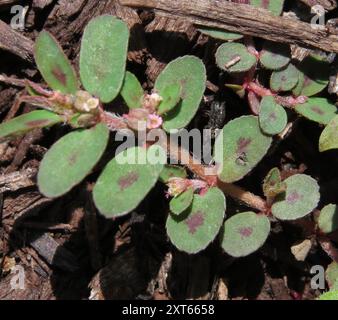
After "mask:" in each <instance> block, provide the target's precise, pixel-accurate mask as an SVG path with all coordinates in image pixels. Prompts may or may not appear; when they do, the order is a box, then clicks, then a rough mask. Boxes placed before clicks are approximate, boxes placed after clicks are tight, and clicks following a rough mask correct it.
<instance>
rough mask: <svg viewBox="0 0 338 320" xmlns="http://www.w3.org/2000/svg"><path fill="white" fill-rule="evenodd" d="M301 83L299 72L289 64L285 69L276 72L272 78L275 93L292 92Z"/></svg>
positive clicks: (271, 84) (272, 87)
mask: <svg viewBox="0 0 338 320" xmlns="http://www.w3.org/2000/svg"><path fill="white" fill-rule="evenodd" d="M298 81H299V71H298V69H297V68H296V67H295V66H294V65H293V64H291V63H290V64H289V65H288V66H287V67H286V68H285V69H283V70H279V71H274V72H273V73H272V75H271V78H270V88H271V89H272V90H273V91H275V92H285V91H291V90H292V89H293V88H294V87H295V86H296V85H297V84H298Z"/></svg>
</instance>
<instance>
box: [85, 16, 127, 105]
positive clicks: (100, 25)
mask: <svg viewBox="0 0 338 320" xmlns="http://www.w3.org/2000/svg"><path fill="white" fill-rule="evenodd" d="M128 41H129V30H128V26H127V25H126V23H125V22H123V21H122V20H120V19H117V18H116V17H114V16H111V15H102V16H99V17H96V18H94V19H92V20H91V21H90V22H89V23H88V25H87V26H86V28H85V30H84V34H83V37H82V42H81V52H80V76H81V81H82V84H83V86H84V88H85V89H86V90H87V91H88V92H89V93H91V94H92V95H94V96H96V97H98V98H100V100H101V101H102V102H104V103H109V102H111V101H113V100H114V99H115V97H116V96H117V95H118V94H119V92H120V89H121V87H122V84H123V81H124V76H125V68H126V60H127V51H128Z"/></svg>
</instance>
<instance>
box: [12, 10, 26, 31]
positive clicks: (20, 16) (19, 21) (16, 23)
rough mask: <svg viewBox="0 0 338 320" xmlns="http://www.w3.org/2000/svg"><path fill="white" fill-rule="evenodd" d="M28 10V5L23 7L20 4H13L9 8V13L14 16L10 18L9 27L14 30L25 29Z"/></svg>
mask: <svg viewBox="0 0 338 320" xmlns="http://www.w3.org/2000/svg"><path fill="white" fill-rule="evenodd" d="M27 11H28V6H26V7H23V6H20V5H15V6H13V7H12V8H11V14H14V16H13V17H12V19H11V28H12V29H14V30H24V29H25V18H26V14H27Z"/></svg>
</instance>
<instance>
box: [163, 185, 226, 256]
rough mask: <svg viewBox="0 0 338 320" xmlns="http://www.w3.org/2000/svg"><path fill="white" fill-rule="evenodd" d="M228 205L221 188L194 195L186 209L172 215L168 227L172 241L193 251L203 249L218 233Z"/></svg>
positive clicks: (181, 247) (179, 247)
mask: <svg viewBox="0 0 338 320" xmlns="http://www.w3.org/2000/svg"><path fill="white" fill-rule="evenodd" d="M225 208H226V205H225V197H224V194H223V192H222V191H221V190H219V189H218V188H210V189H209V190H208V191H207V192H206V193H205V194H204V195H197V194H195V195H194V198H193V202H192V205H191V206H190V207H189V208H188V209H187V210H185V211H184V212H183V213H181V214H180V215H178V216H177V215H175V214H172V213H171V214H169V216H168V219H167V224H166V227H167V233H168V236H169V238H170V240H171V242H172V243H173V244H174V245H175V246H176V247H177V248H178V249H179V250H181V251H184V252H187V253H191V254H193V253H197V252H200V251H202V250H204V249H205V248H206V247H207V246H208V245H209V244H210V243H211V242H212V241H213V240H214V239H215V238H216V236H217V234H218V233H219V230H220V228H221V226H222V223H223V219H224V215H225Z"/></svg>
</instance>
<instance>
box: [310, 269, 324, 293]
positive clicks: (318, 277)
mask: <svg viewBox="0 0 338 320" xmlns="http://www.w3.org/2000/svg"><path fill="white" fill-rule="evenodd" d="M310 273H311V274H314V276H313V277H312V279H311V289H313V290H318V289H320V290H324V289H325V269H324V267H323V266H320V265H315V266H313V267H312V268H311V270H310Z"/></svg>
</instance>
